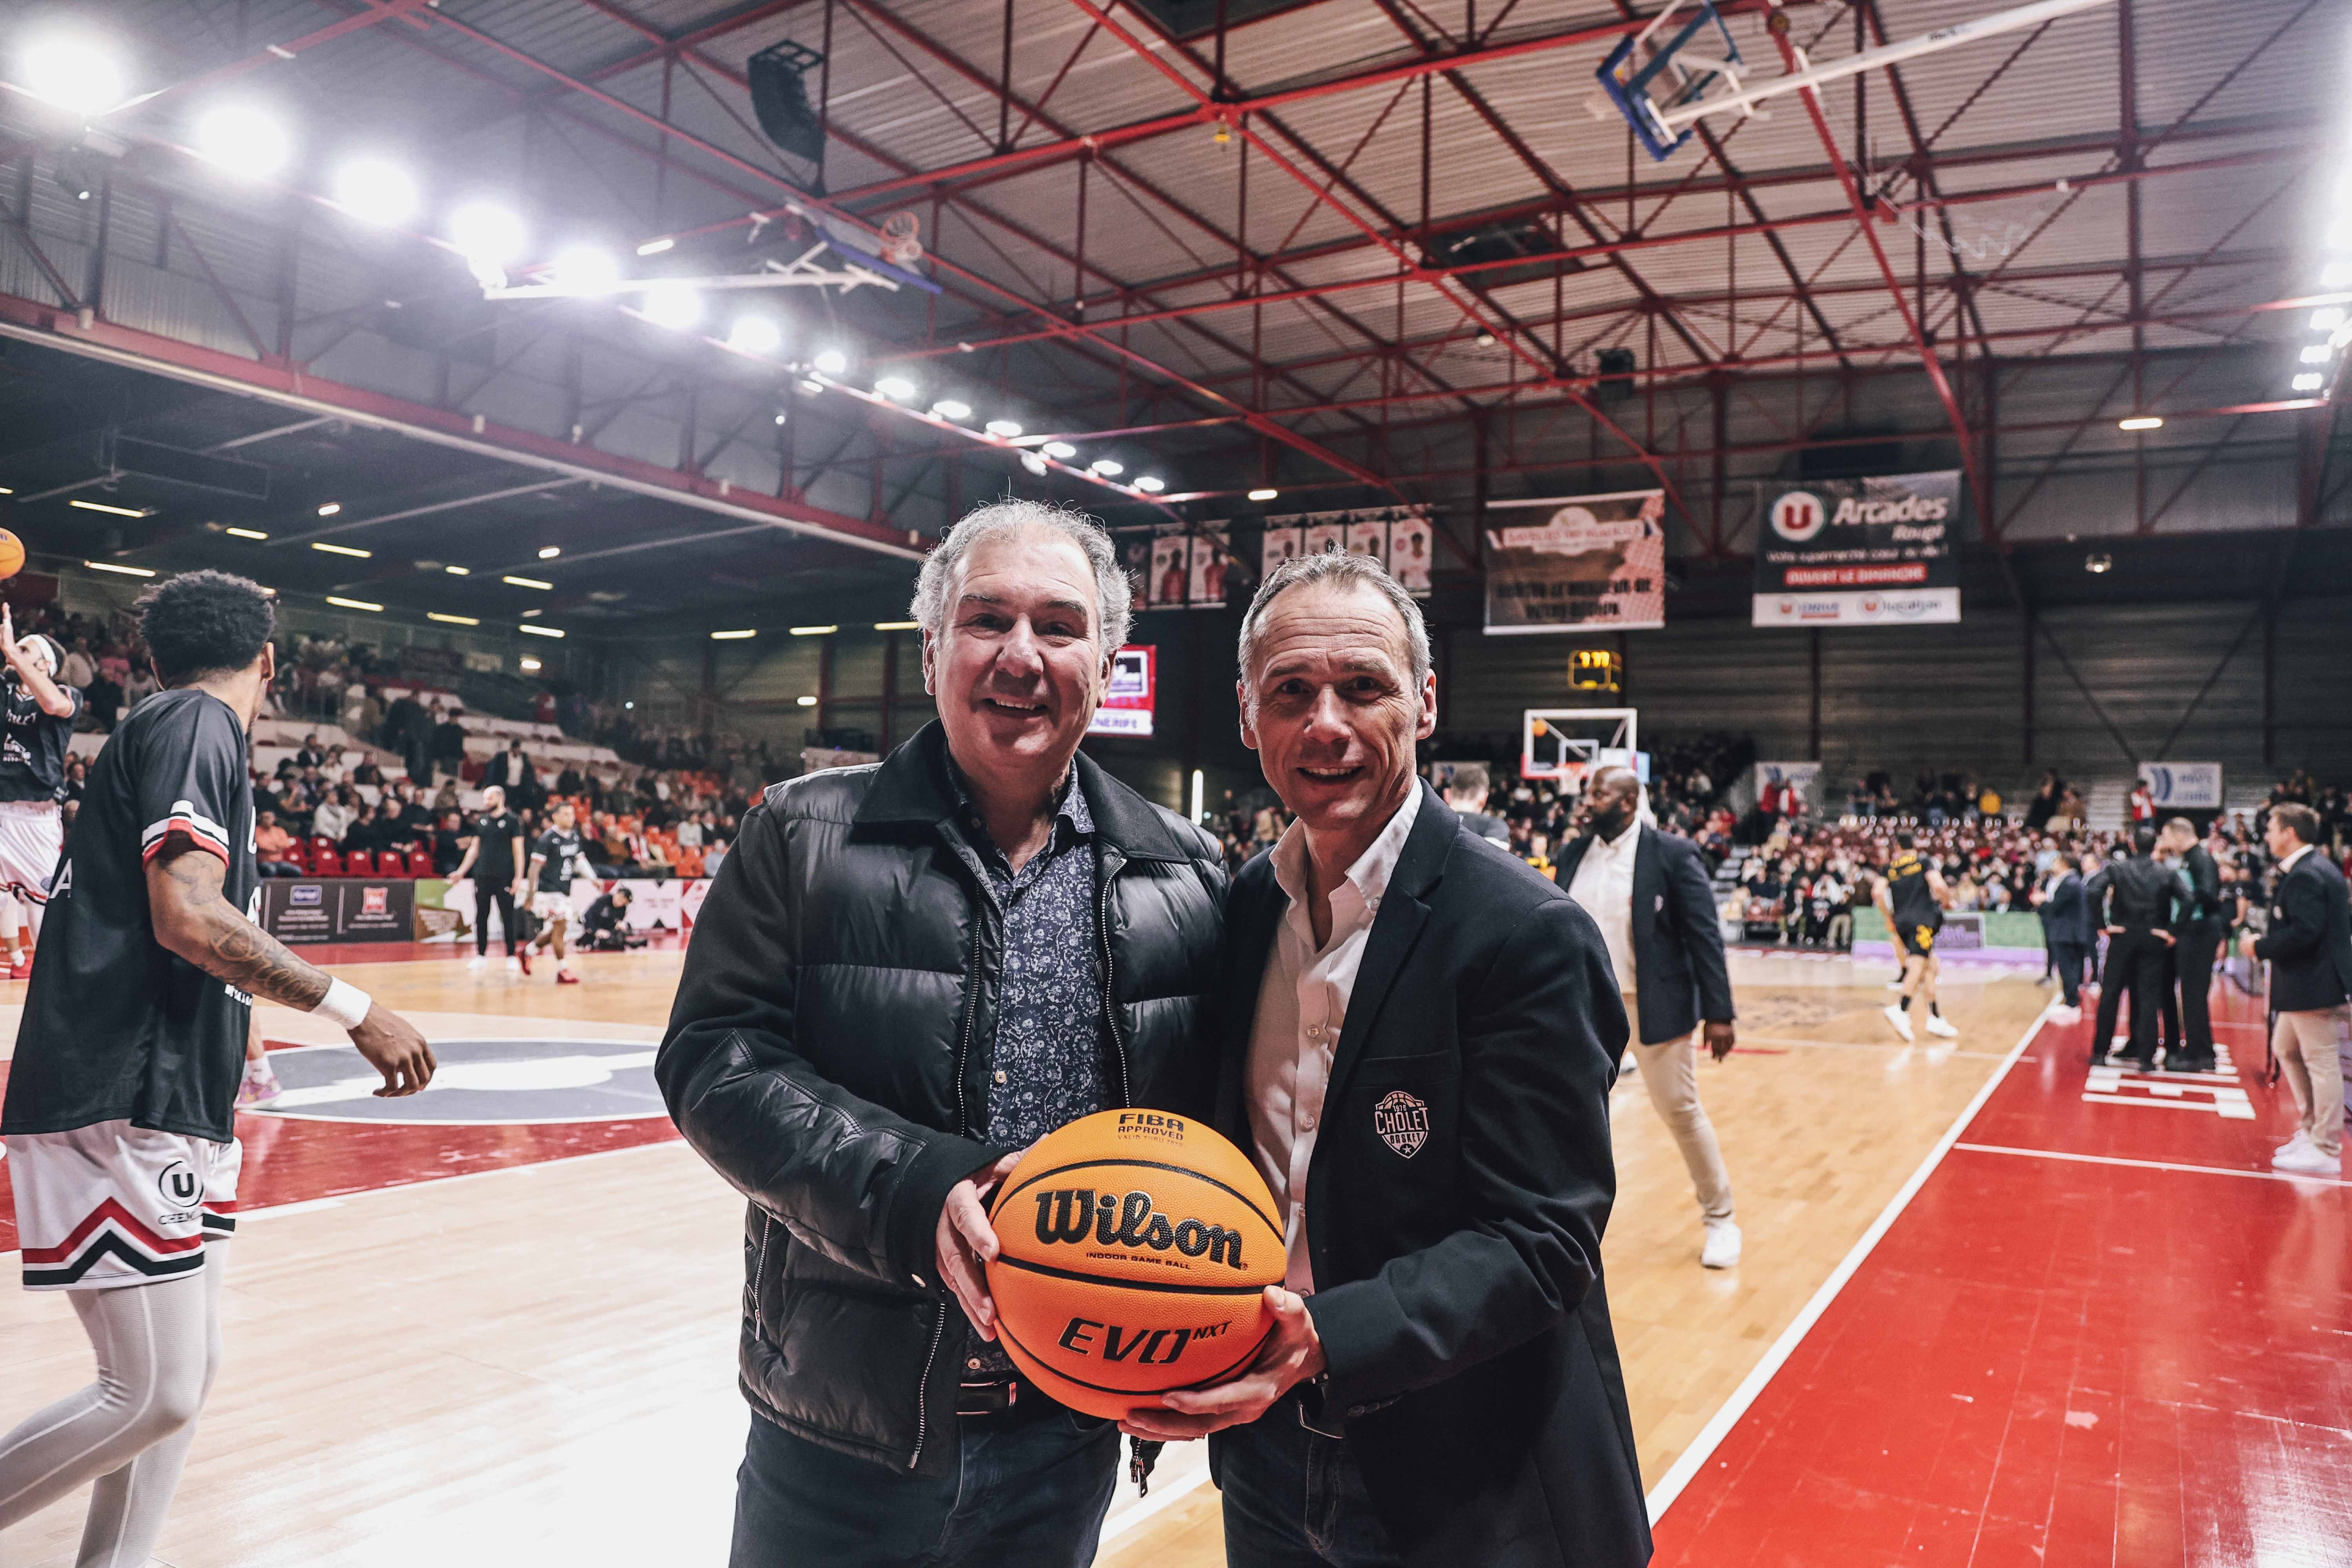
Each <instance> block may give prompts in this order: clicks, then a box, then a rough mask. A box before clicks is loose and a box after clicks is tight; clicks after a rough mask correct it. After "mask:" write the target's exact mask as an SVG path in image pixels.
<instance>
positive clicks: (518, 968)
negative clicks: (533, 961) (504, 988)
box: [507, 952, 522, 974]
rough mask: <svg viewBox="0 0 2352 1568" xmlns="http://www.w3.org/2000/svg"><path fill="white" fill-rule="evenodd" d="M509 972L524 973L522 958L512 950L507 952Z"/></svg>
mask: <svg viewBox="0 0 2352 1568" xmlns="http://www.w3.org/2000/svg"><path fill="white" fill-rule="evenodd" d="M507 973H509V974H520V973H522V960H521V959H520V958H517V957H516V956H515V955H514V954H513V953H511V952H510V953H509V954H507Z"/></svg>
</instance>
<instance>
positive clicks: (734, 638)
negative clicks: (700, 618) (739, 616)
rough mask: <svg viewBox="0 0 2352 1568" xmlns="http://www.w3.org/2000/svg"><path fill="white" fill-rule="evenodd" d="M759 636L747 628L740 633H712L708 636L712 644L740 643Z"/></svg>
mask: <svg viewBox="0 0 2352 1568" xmlns="http://www.w3.org/2000/svg"><path fill="white" fill-rule="evenodd" d="M759 635H760V634H759V633H758V632H757V631H755V630H751V629H749V628H747V629H745V630H743V631H740V632H713V633H711V634H710V640H711V641H712V642H741V641H742V640H743V639H744V638H745V637H758V636H759Z"/></svg>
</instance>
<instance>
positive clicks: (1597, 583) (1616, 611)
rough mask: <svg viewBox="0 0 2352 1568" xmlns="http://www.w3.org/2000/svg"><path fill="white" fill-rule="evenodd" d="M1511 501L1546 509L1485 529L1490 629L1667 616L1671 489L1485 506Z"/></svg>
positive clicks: (1632, 623) (1494, 632) (1636, 626)
mask: <svg viewBox="0 0 2352 1568" xmlns="http://www.w3.org/2000/svg"><path fill="white" fill-rule="evenodd" d="M1513 508H1528V509H1538V510H1541V511H1542V513H1543V514H1544V515H1543V518H1542V521H1539V522H1535V523H1533V524H1532V525H1531V526H1528V527H1516V528H1514V527H1504V528H1489V529H1487V530H1486V635H1487V636H1488V637H1504V636H1511V635H1516V634H1518V633H1523V632H1574V631H1583V630H1587V629H1589V628H1591V627H1594V626H1607V627H1609V628H1611V629H1612V630H1616V631H1641V630H1646V629H1649V628H1652V627H1656V626H1664V625H1665V624H1666V530H1665V516H1666V496H1665V492H1664V490H1623V491H1621V492H1619V493H1617V494H1614V495H1601V496H1569V497H1554V498H1551V499H1549V500H1508V501H1494V502H1490V503H1489V504H1488V508H1487V510H1490V511H1501V510H1509V509H1513Z"/></svg>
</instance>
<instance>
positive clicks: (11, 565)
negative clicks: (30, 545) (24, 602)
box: [0, 528, 25, 581]
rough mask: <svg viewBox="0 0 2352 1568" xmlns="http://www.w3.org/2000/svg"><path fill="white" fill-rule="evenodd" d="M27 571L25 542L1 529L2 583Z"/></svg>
mask: <svg viewBox="0 0 2352 1568" xmlns="http://www.w3.org/2000/svg"><path fill="white" fill-rule="evenodd" d="M24 569H25V542H24V541H23V540H21V539H19V538H17V537H16V535H15V534H13V533H11V532H9V531H7V530H6V529H5V528H0V581H5V580H6V579H8V578H10V577H14V576H15V575H16V574H17V573H19V572H22V571H23V570H24Z"/></svg>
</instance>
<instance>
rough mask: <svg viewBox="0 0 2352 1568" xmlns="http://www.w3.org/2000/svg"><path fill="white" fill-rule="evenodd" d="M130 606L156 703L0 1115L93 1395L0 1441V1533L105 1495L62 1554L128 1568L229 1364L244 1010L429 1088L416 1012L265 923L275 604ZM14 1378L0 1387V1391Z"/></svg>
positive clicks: (400, 1080)
mask: <svg viewBox="0 0 2352 1568" xmlns="http://www.w3.org/2000/svg"><path fill="white" fill-rule="evenodd" d="M139 607H140V616H141V619H140V630H141V633H142V636H143V637H144V639H145V641H146V644H147V647H148V648H149V650H150V653H151V657H152V659H153V662H154V666H155V674H156V677H157V679H159V680H160V681H161V682H162V683H163V686H164V687H165V688H167V689H165V690H163V691H161V692H158V693H157V694H155V695H154V696H152V697H150V698H148V699H147V700H144V701H142V702H141V703H140V704H139V706H138V707H137V708H135V709H133V710H131V715H130V717H128V718H127V719H125V720H124V721H122V723H121V725H120V726H119V727H118V728H117V729H116V730H115V731H114V733H113V735H112V736H110V738H109V739H108V741H107V742H106V747H105V749H104V750H103V751H101V752H99V755H98V762H97V763H96V764H95V765H94V766H92V767H91V769H90V771H89V789H88V792H87V793H86V794H85V795H84V796H83V799H82V808H81V813H80V815H79V816H77V817H76V818H75V819H74V825H73V831H72V833H71V834H70V835H68V837H67V839H66V844H65V858H64V861H63V863H62V864H61V865H60V866H59V867H58V874H57V879H56V884H55V886H54V887H53V888H52V889H51V890H50V894H49V910H48V921H47V924H46V925H45V926H44V928H43V929H42V931H41V948H40V961H39V963H37V964H36V965H35V966H34V970H33V984H32V988H31V991H30V992H29V994H27V995H26V999H25V1013H24V1020H23V1023H22V1025H21V1026H20V1027H19V1029H18V1032H17V1036H16V1058H15V1060H14V1061H13V1062H12V1063H11V1064H10V1068H9V1076H8V1091H7V1098H6V1101H5V1105H0V1136H5V1138H6V1140H7V1145H8V1171H9V1175H10V1182H11V1184H12V1186H13V1187H14V1188H15V1190H16V1228H17V1233H18V1236H19V1237H20V1239H21V1242H22V1245H23V1247H24V1251H23V1262H24V1271H25V1286H26V1289H33V1290H62V1291H65V1292H66V1293H67V1294H68V1297H69V1298H70V1300H72V1302H73V1306H74V1310H75V1312H76V1314H77V1315H78V1316H79V1318H80V1319H81V1322H82V1327H83V1329H84V1331H86V1332H87V1333H88V1334H89V1340H90V1344H91V1346H92V1347H93V1348H94V1349H95V1350H96V1352H97V1353H98V1381H97V1382H96V1383H94V1384H91V1385H90V1386H89V1387H88V1388H85V1389H83V1390H81V1391H80V1392H79V1393H78V1394H68V1395H67V1396H66V1397H65V1398H63V1399H61V1400H58V1402H57V1403H56V1404H54V1405H49V1406H48V1407H47V1409H45V1410H42V1411H39V1412H37V1414H35V1415H32V1416H31V1417H29V1418H28V1419H26V1421H25V1422H24V1423H23V1424H22V1425H20V1426H17V1427H16V1429H15V1430H13V1431H10V1432H7V1433H5V1434H0V1531H5V1530H6V1529H7V1528H8V1527H9V1526H10V1525H12V1524H14V1523H16V1521H19V1520H22V1519H24V1518H26V1516H28V1515H30V1514H33V1513H35V1512H37V1511H38V1510H41V1509H42V1508H45V1507H47V1505H48V1504H49V1503H51V1502H54V1501H56V1500H58V1499H59V1498H62V1497H64V1496H66V1495H67V1494H68V1493H69V1492H71V1491H73V1490H74V1489H76V1488H78V1487H81V1486H84V1485H88V1484H89V1483H91V1482H95V1483H96V1484H95V1485H94V1486H92V1488H91V1491H90V1500H89V1516H88V1521H87V1523H86V1524H85V1525H84V1528H83V1534H82V1542H81V1549H80V1553H79V1556H78V1557H77V1559H76V1561H77V1562H79V1563H86V1564H96V1563H108V1564H112V1563H121V1564H125V1565H126V1568H127V1565H129V1564H133V1563H145V1562H146V1561H147V1560H148V1557H149V1555H150V1554H151V1553H152V1552H153V1550H154V1546H155V1542H156V1539H157V1537H158V1536H159V1535H161V1533H162V1532H163V1517H164V1514H165V1511H166V1510H168V1509H169V1508H170V1506H171V1501H172V1493H173V1489H175V1488H177V1486H178V1485H179V1479H180V1469H181V1467H182V1465H183V1464H184V1462H185V1461H186V1458H187V1454H188V1447H189V1445H190V1444H191V1443H192V1442H193V1441H194V1435H195V1420H196V1415H197V1412H198V1410H199V1409H200V1408H201V1407H202V1405H203V1404H204V1401H205V1394H207V1393H208V1392H210V1390H211V1387H212V1381H213V1373H214V1372H215V1369H216V1368H217V1366H218V1365H219V1363H220V1293H221V1284H220V1282H221V1268H222V1264H223V1261H224V1249H223V1248H222V1247H221V1246H220V1244H221V1243H222V1242H224V1241H226V1239H227V1237H228V1235H229V1233H230V1232H231V1231H233V1230H234V1229H235V1228H236V1218H235V1214H236V1179H237V1172H238V1166H239V1163H240V1162H241V1159H242V1151H241V1149H240V1148H239V1146H238V1143H237V1142H236V1132H235V1121H234V1114H235V1113H234V1101H235V1100H236V1089H237V1080H238V1079H239V1077H240V1076H241V1072H242V1068H244V1065H245V1054H246V1039H247V1029H248V1026H249V1018H250V1016H251V1013H252V1009H253V998H254V996H255V995H262V996H267V997H268V998H269V999H270V1000H271V1001H273V1002H276V1003H278V1004H279V1005H281V1006H287V1007H294V1008H299V1009H300V1010H301V1011H303V1012H306V1013H315V1014H317V1015H319V1016H321V1017H324V1018H328V1019H331V1020H332V1021H333V1022H334V1023H335V1024H336V1025H338V1026H341V1028H343V1029H345V1030H347V1031H349V1033H350V1035H351V1039H352V1045H353V1046H355V1047H358V1048H359V1053H360V1055H361V1056H362V1058H364V1059H365V1060H366V1061H367V1062H368V1064H369V1065H370V1066H372V1067H373V1068H376V1069H377V1070H378V1071H380V1072H381V1073H383V1088H382V1089H378V1090H377V1091H376V1092H377V1093H378V1094H383V1095H403V1094H414V1093H415V1092H416V1091H417V1090H418V1089H423V1088H424V1087H425V1085H426V1084H427V1083H428V1082H430V1081H431V1080H432V1077H433V1053H432V1051H431V1050H430V1049H429V1048H428V1047H426V1046H425V1040H424V1038H423V1037H421V1036H420V1035H418V1034H417V1032H416V1030H415V1026H412V1025H411V1024H409V1023H408V1021H407V1020H406V1019H404V1018H402V1017H400V1016H398V1015H397V1014H394V1013H391V1012H388V1011H386V1010H385V1009H384V1008H383V1007H381V1006H378V1005H374V1004H373V1003H372V1002H371V1001H370V1000H369V999H368V997H367V995H366V994H365V993H363V992H362V991H360V990H359V989H358V988H357V987H355V986H353V985H352V984H349V983H348V982H345V981H341V980H337V979H334V978H333V977H332V976H331V975H328V974H325V973H321V972H320V971H319V970H317V969H314V968H312V967H311V966H310V964H308V963H304V962H302V960H300V959H299V958H297V957H295V956H294V955H293V954H292V953H290V952H287V951H286V949H285V948H284V947H283V946H281V945H280V944H279V943H278V942H277V940H276V939H275V938H273V937H271V936H270V935H269V934H268V932H266V931H262V930H261V929H260V928H259V927H258V926H257V924H256V923H255V921H256V918H257V915H258V913H259V910H260V902H261V894H260V889H259V886H258V884H257V879H256V874H255V868H254V851H253V790H252V787H251V784H250V782H249V779H248V775H247V758H248V756H249V754H250V752H249V747H248V745H247V733H248V732H249V731H251V729H252V727H253V721H254V716H255V715H256V714H257V712H258V711H259V710H260V708H261V699H262V694H263V693H264V692H266V691H267V690H268V688H269V680H270V677H271V675H272V674H273V673H274V671H275V668H276V660H275V657H274V654H273V651H272V649H271V647H270V645H269V640H268V638H269V632H270V625H271V620H272V612H271V608H270V604H269V601H268V598H266V597H265V596H264V595H263V594H262V591H261V590H260V589H259V588H257V587H256V586H255V585H254V584H251V583H248V582H247V581H246V580H245V579H244V578H242V577H231V576H228V575H226V574H222V573H218V572H192V573H188V574H184V575H182V576H179V577H174V578H173V579H171V580H170V581H168V582H166V583H163V584H160V585H159V586H157V587H156V588H154V589H153V590H152V591H151V592H149V593H148V594H147V595H144V596H143V597H142V599H141V600H140V602H139ZM12 1370H13V1369H12ZM16 1386H17V1384H16V1382H14V1381H12V1380H10V1379H8V1378H6V1377H0V1397H9V1398H13V1397H14V1396H15V1392H16ZM0 1560H5V1561H14V1560H15V1559H14V1558H12V1557H8V1556H7V1555H6V1554H5V1553H0Z"/></svg>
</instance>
